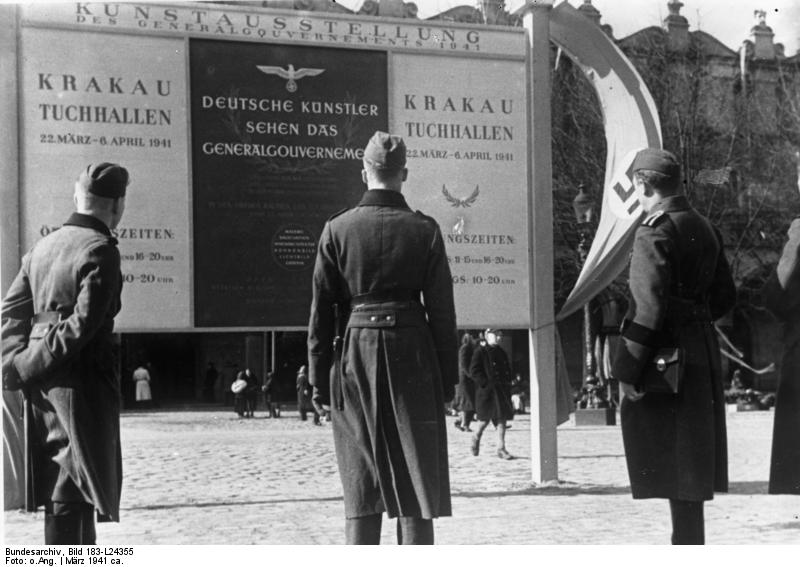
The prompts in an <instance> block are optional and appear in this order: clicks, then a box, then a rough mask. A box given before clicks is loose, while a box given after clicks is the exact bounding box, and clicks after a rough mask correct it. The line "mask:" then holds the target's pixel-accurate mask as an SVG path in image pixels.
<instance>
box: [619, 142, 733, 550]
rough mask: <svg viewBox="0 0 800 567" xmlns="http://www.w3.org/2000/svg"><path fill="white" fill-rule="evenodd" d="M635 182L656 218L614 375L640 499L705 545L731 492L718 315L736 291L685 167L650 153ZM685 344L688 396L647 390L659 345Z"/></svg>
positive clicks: (642, 238) (643, 236)
mask: <svg viewBox="0 0 800 567" xmlns="http://www.w3.org/2000/svg"><path fill="white" fill-rule="evenodd" d="M632 167H633V171H634V186H635V187H636V190H637V192H638V196H639V201H640V202H641V204H642V205H643V208H644V210H645V211H646V212H647V213H649V216H648V217H647V218H646V219H645V220H644V221H643V223H642V225H641V226H640V227H639V228H638V229H637V231H636V238H635V241H634V245H633V254H632V257H631V265H630V283H629V286H630V295H631V301H630V306H629V309H628V313H627V315H626V320H625V322H624V324H623V333H622V341H621V342H620V347H619V349H618V350H617V353H616V355H615V358H614V361H613V366H612V372H613V377H614V378H616V379H617V380H619V381H620V387H621V389H622V393H623V394H624V399H623V400H622V405H621V416H622V436H623V441H624V446H625V457H626V460H627V464H628V473H629V476H630V482H631V490H632V492H633V497H634V498H667V499H669V502H670V511H671V515H672V542H673V543H674V544H682V543H704V539H705V535H704V520H703V502H704V501H705V500H711V499H712V498H713V496H714V491H715V490H716V491H727V486H728V469H727V467H728V462H727V439H726V429H725V402H724V399H723V392H722V378H721V375H720V373H721V370H720V363H719V348H718V345H717V340H716V335H715V332H714V329H713V321H714V320H716V319H718V318H719V317H721V316H722V315H723V314H725V313H726V312H727V311H728V310H729V309H730V308H731V307H732V306H733V304H734V301H735V295H736V290H735V287H734V283H733V278H732V276H731V272H730V268H729V266H728V262H727V260H726V259H725V254H724V251H723V247H722V240H721V238H720V236H719V234H718V232H717V231H716V230H715V229H714V228H713V227H712V226H711V224H710V223H709V222H708V220H707V219H705V218H704V217H703V216H702V215H700V214H699V213H698V212H697V211H695V210H694V209H693V208H692V207H691V206H690V205H689V202H688V201H687V199H686V197H685V196H684V195H683V194H682V192H681V190H680V182H681V176H680V166H679V165H678V162H677V159H676V158H675V156H674V155H673V154H671V153H669V152H667V151H664V150H653V149H648V150H642V151H641V152H639V154H637V156H636V158H635V159H634V162H633V166H632ZM676 346H678V347H681V349H682V356H683V358H684V365H685V367H684V377H683V382H682V384H681V387H680V391H679V392H678V394H671V393H667V394H662V393H643V392H641V391H640V389H641V382H642V376H643V373H644V371H645V367H646V366H647V365H649V364H653V362H652V361H653V357H654V354H655V353H656V351H657V350H658V349H659V348H664V347H676Z"/></svg>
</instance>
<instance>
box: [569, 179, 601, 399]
mask: <svg viewBox="0 0 800 567" xmlns="http://www.w3.org/2000/svg"><path fill="white" fill-rule="evenodd" d="M572 209H573V211H575V221H576V222H577V223H578V234H579V235H580V241H579V242H578V254H579V256H580V259H581V266H583V265H584V264H585V263H586V256H587V255H588V254H589V248H590V247H591V245H592V238H593V234H592V220H593V219H594V198H593V197H592V194H591V193H590V192H589V190H588V189H587V188H586V185H585V184H583V183H581V184H580V185H578V194H577V195H576V196H575V198H574V199H573V200H572ZM590 304H591V301H587V302H586V303H585V304H584V305H583V384H584V386H586V385H593V384H596V383H597V377H596V376H595V371H596V369H597V361H596V360H595V358H594V336H593V333H592V318H591V317H592V313H591V308H590Z"/></svg>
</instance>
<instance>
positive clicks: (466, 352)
mask: <svg viewBox="0 0 800 567" xmlns="http://www.w3.org/2000/svg"><path fill="white" fill-rule="evenodd" d="M474 352H475V339H474V338H473V337H472V335H471V334H470V333H464V336H463V337H461V346H460V347H459V349H458V386H456V398H455V399H456V405H457V406H458V410H459V414H460V417H459V419H457V420H456V421H455V426H456V429H460V430H461V431H472V429H470V427H469V425H470V423H472V418H473V417H474V416H475V382H473V381H472V378H470V375H469V365H470V363H471V362H472V354H473V353H474Z"/></svg>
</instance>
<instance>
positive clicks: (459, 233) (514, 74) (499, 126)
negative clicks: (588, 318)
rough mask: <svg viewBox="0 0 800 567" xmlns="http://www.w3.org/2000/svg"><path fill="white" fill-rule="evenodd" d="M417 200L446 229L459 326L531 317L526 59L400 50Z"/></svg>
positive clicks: (397, 92) (403, 128)
mask: <svg viewBox="0 0 800 567" xmlns="http://www.w3.org/2000/svg"><path fill="white" fill-rule="evenodd" d="M392 68H393V71H394V73H393V77H394V81H393V85H392V87H391V88H390V89H389V92H390V96H391V97H392V105H391V106H392V108H393V110H394V118H393V131H394V132H396V133H397V134H400V135H402V136H403V137H404V138H405V140H406V144H407V147H408V157H409V160H408V167H409V170H410V171H409V179H408V183H407V186H406V189H405V192H406V193H407V196H408V200H409V202H410V205H411V206H412V207H417V208H419V209H421V210H422V211H423V212H424V213H426V214H429V215H431V216H433V217H434V218H435V219H436V220H437V221H438V223H439V226H440V227H441V229H442V232H443V235H444V239H445V243H446V245H447V254H448V258H449V260H450V270H451V272H452V273H453V282H454V284H455V286H454V289H455V296H456V305H457V307H458V323H459V325H460V326H462V327H474V326H486V325H497V326H506V327H512V326H519V327H524V326H526V325H527V324H528V320H529V309H528V305H529V297H528V293H529V291H528V287H529V286H528V279H529V275H528V220H527V213H528V195H527V190H526V187H527V179H528V176H527V171H528V167H527V163H528V162H527V153H526V149H527V142H528V140H527V127H526V125H527V118H526V116H527V112H526V108H527V105H526V98H525V96H526V95H525V93H526V91H525V61H524V60H521V61H498V60H485V61H481V62H476V61H474V60H468V59H461V58H459V59H455V58H452V57H435V56H426V55H395V56H394V57H393V58H392Z"/></svg>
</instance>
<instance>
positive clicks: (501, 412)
mask: <svg viewBox="0 0 800 567" xmlns="http://www.w3.org/2000/svg"><path fill="white" fill-rule="evenodd" d="M502 336H503V335H502V333H501V332H500V331H497V330H495V329H486V331H485V332H484V338H485V339H486V344H485V345H481V346H479V347H478V348H476V349H475V352H474V353H473V355H472V362H471V363H470V365H469V375H470V377H471V378H472V380H473V381H474V382H475V385H476V387H475V414H476V418H477V420H478V422H479V423H478V430H477V431H476V432H475V435H473V436H472V447H471V449H472V454H473V455H475V456H476V457H477V456H478V453H479V451H480V444H481V436H482V435H483V432H484V430H485V429H486V427H487V426H488V425H489V422H491V423H492V424H493V425H494V426H495V427H497V456H498V457H500V458H501V459H511V458H512V456H511V455H510V454H509V453H508V451H506V422H508V421H511V420H512V419H514V406H512V405H511V364H510V363H509V361H508V355H507V354H506V351H504V350H503V348H502V347H501V346H500V345H499V344H497V341H498V340H499V339H500V337H502Z"/></svg>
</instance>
